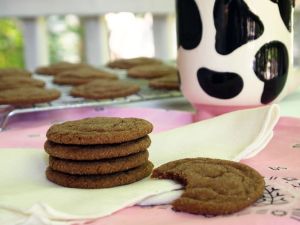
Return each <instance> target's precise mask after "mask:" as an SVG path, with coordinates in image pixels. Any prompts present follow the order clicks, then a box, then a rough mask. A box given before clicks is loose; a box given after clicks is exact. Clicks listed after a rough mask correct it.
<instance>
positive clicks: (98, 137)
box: [46, 117, 153, 145]
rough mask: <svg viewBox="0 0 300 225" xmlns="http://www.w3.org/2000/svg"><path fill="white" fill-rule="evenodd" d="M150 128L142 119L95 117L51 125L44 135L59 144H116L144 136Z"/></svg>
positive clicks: (149, 124)
mask: <svg viewBox="0 0 300 225" xmlns="http://www.w3.org/2000/svg"><path fill="white" fill-rule="evenodd" d="M152 129H153V125H152V124H151V123H150V122H148V121H146V120H144V119H139V118H117V117H95V118H86V119H81V120H76V121H68V122H64V123H61V124H55V125H52V126H51V127H50V128H49V129H48V131H47V134H46V135H47V138H48V140H50V141H53V142H55V143H59V144H75V145H93V144H116V143H122V142H126V141H132V140H136V139H138V138H141V137H144V136H146V135H147V134H149V133H150V132H151V131H152Z"/></svg>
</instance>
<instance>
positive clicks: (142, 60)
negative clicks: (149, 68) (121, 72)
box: [107, 57, 162, 69]
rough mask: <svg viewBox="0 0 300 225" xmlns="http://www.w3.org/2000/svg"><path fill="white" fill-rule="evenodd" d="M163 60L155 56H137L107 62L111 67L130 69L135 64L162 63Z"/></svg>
mask: <svg viewBox="0 0 300 225" xmlns="http://www.w3.org/2000/svg"><path fill="white" fill-rule="evenodd" d="M161 63H162V61H161V60H159V59H155V58H148V57H136V58H131V59H117V60H114V61H112V62H109V63H108V64H107V66H108V67H110V68H117V69H130V68H132V67H135V66H140V65H147V64H151V65H153V64H161Z"/></svg>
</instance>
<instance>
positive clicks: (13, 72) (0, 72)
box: [0, 68, 31, 77]
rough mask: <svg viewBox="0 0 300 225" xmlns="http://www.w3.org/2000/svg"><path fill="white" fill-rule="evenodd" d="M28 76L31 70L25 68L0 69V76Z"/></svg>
mask: <svg viewBox="0 0 300 225" xmlns="http://www.w3.org/2000/svg"><path fill="white" fill-rule="evenodd" d="M15 76H21V77H30V76H31V72H29V71H28V70H25V69H18V68H2V69H0V77H15Z"/></svg>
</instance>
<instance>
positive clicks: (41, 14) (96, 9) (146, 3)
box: [0, 0, 175, 70]
mask: <svg viewBox="0 0 300 225" xmlns="http://www.w3.org/2000/svg"><path fill="white" fill-rule="evenodd" d="M174 11H175V0H50V1H46V0H0V17H17V18H19V19H20V20H21V21H22V28H23V36H24V43H25V49H24V58H25V65H26V68H27V69H29V70H33V69H34V68H36V67H37V66H39V65H43V64H48V63H49V54H48V52H49V51H48V47H47V46H48V43H47V30H46V25H45V17H47V16H49V15H66V14H76V15H78V16H80V17H81V18H82V19H83V26H84V31H85V32H84V44H85V48H84V49H85V58H86V61H87V63H90V64H92V65H96V66H97V65H101V64H103V63H105V62H107V61H108V56H109V54H108V43H107V35H108V34H107V28H106V24H105V20H104V15H105V14H106V13H109V12H133V13H147V12H150V13H152V14H153V34H154V44H155V56H156V57H158V58H161V59H169V58H170V57H171V50H170V49H172V46H170V45H171V44H172V43H173V42H172V41H170V39H169V38H170V37H169V36H170V33H172V32H171V31H170V29H173V28H174V26H172V25H171V24H170V23H171V21H172V20H170V17H172V16H174ZM172 22H174V20H173V21H172Z"/></svg>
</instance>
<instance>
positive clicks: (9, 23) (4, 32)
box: [0, 19, 24, 68]
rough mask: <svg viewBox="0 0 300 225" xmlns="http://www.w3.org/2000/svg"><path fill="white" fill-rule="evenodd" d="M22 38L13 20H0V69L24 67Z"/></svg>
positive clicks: (17, 23)
mask: <svg viewBox="0 0 300 225" xmlns="http://www.w3.org/2000/svg"><path fill="white" fill-rule="evenodd" d="M23 46H24V45H23V37H22V34H21V30H20V24H19V22H18V21H17V20H15V19H0V68H3V67H18V68H23V67H24V60H23Z"/></svg>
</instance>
